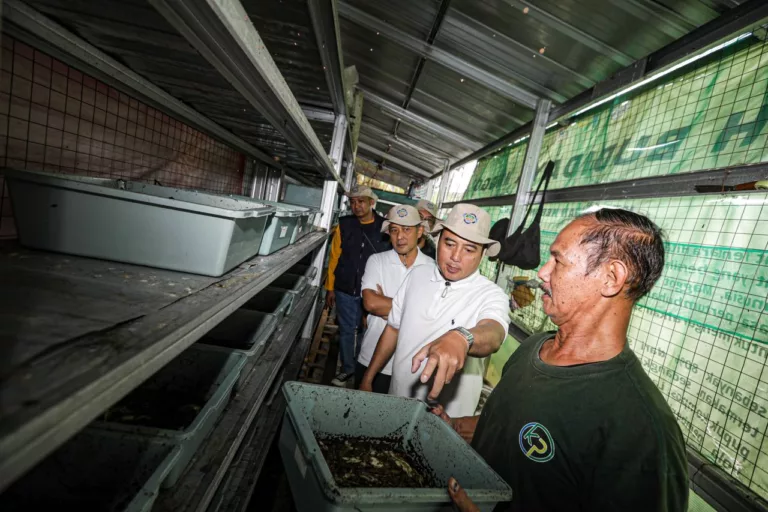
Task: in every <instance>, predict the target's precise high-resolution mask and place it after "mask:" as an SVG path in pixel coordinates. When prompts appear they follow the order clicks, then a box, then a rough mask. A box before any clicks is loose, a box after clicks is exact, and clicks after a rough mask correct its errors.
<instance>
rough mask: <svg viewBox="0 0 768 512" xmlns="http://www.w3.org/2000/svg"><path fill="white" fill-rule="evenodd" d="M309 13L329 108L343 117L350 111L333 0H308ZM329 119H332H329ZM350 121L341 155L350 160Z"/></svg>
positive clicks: (351, 149)
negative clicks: (329, 96) (328, 93)
mask: <svg viewBox="0 0 768 512" xmlns="http://www.w3.org/2000/svg"><path fill="white" fill-rule="evenodd" d="M307 6H308V7H309V17H310V18H311V20H312V28H313V29H314V32H315V39H317V49H318V50H319V52H320V60H321V61H322V63H323V70H324V71H325V82H326V84H327V85H328V90H329V91H330V93H331V102H332V103H333V112H334V113H335V114H336V115H337V116H344V117H345V118H347V117H348V116H349V115H350V114H351V112H348V110H347V104H346V101H345V94H344V62H343V54H342V51H341V36H340V34H339V17H338V13H337V12H336V2H335V1H334V0H308V1H307ZM331 122H333V121H331ZM350 126H351V124H347V128H346V130H347V131H346V134H345V135H344V137H345V139H346V144H344V155H345V156H346V157H347V158H348V159H349V160H350V161H351V159H352V153H353V152H354V149H355V148H354V146H353V144H352V142H353V141H352V137H351V134H350V132H349V128H350Z"/></svg>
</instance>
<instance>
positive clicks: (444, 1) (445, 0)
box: [392, 0, 451, 135]
mask: <svg viewBox="0 0 768 512" xmlns="http://www.w3.org/2000/svg"><path fill="white" fill-rule="evenodd" d="M450 5H451V0H440V8H439V9H438V10H437V15H436V16H435V21H433V22H432V28H431V29H430V30H429V35H428V36H427V44H428V45H429V46H430V47H431V46H432V44H433V43H434V42H435V38H436V37H437V34H438V32H440V27H441V26H442V25H443V20H444V19H445V14H446V13H447V12H448V7H450ZM426 63H427V59H426V57H421V58H420V59H419V63H418V64H416V70H415V71H414V72H413V77H412V78H411V82H410V83H409V84H408V92H406V93H405V99H404V100H403V104H402V107H403V108H404V109H406V110H408V107H409V106H410V104H411V98H413V93H414V92H415V91H416V86H417V85H418V84H419V79H420V78H421V73H423V72H424V65H425V64H426ZM399 127H400V121H395V127H394V128H393V129H392V133H393V134H394V135H397V129H398V128H399Z"/></svg>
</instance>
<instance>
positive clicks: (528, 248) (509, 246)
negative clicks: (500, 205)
mask: <svg viewBox="0 0 768 512" xmlns="http://www.w3.org/2000/svg"><path fill="white" fill-rule="evenodd" d="M554 169H555V162H553V161H551V160H550V162H549V163H548V164H547V166H546V168H545V169H544V174H542V175H541V180H540V181H539V185H538V187H536V193H535V194H534V195H533V201H532V202H531V204H529V205H528V210H527V211H526V212H525V217H524V218H523V222H521V223H520V226H518V228H517V229H516V230H515V232H514V233H512V234H511V235H509V236H506V234H507V230H508V229H509V219H508V218H507V219H501V220H500V221H498V222H497V223H496V224H494V225H493V228H491V233H490V237H491V238H492V239H494V240H496V241H498V242H501V250H500V251H499V254H498V255H497V256H496V257H495V258H489V259H490V260H491V261H496V260H500V261H501V262H502V263H504V264H505V265H514V266H516V267H518V268H521V269H523V270H533V269H535V268H538V266H539V264H540V263H541V228H540V224H541V215H542V213H543V211H544V195H545V194H546V193H547V188H549V180H550V178H551V177H552V171H553V170H554ZM542 185H543V186H544V190H543V193H542V196H541V202H540V203H539V209H538V211H537V212H536V216H535V217H534V218H533V222H532V223H531V225H530V227H528V229H526V228H525V223H526V221H527V220H528V215H529V214H530V213H531V210H533V207H534V203H535V202H536V197H538V195H539V191H541V187H542Z"/></svg>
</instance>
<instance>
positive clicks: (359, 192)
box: [344, 185, 379, 201]
mask: <svg viewBox="0 0 768 512" xmlns="http://www.w3.org/2000/svg"><path fill="white" fill-rule="evenodd" d="M344 195H346V196H347V197H370V198H371V199H373V200H374V201H378V200H379V196H377V195H376V194H374V193H373V190H371V187H366V186H365V185H356V186H354V187H352V190H350V191H349V192H347V193H346V194H344Z"/></svg>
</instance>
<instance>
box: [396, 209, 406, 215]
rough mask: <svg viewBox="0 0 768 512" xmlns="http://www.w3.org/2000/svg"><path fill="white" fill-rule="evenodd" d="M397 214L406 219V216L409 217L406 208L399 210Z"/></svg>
mask: <svg viewBox="0 0 768 512" xmlns="http://www.w3.org/2000/svg"><path fill="white" fill-rule="evenodd" d="M396 213H397V216H398V217H405V216H406V215H408V210H406V209H405V208H400V209H398V210H397V212H396Z"/></svg>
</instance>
